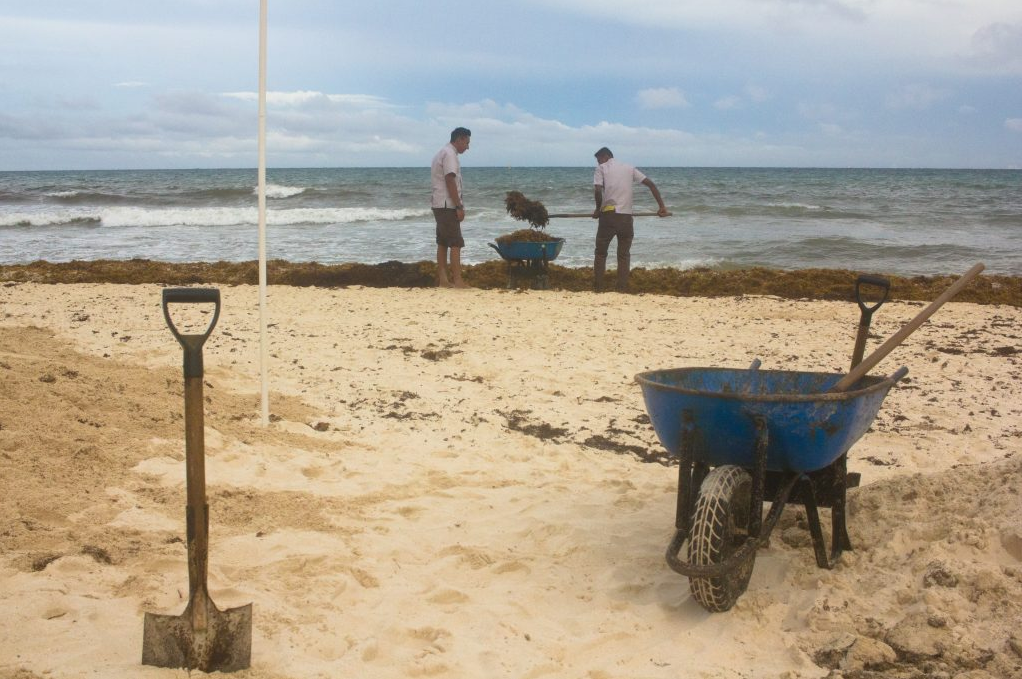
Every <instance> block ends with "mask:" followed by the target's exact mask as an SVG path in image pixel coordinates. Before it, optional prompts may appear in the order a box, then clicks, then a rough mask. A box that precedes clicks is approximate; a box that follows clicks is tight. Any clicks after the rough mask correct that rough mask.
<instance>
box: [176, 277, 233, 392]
mask: <svg viewBox="0 0 1022 679" xmlns="http://www.w3.org/2000/svg"><path fill="white" fill-rule="evenodd" d="M171 304H213V305H215V308H214V309H213V318H212V319H211V320H210V321H209V327H207V328H206V331H205V332H203V333H201V334H198V335H183V334H181V332H180V331H179V330H178V329H177V326H176V325H174V321H173V320H172V319H171V318H170V305H171ZM163 317H164V318H165V319H166V321H167V326H168V327H169V328H170V332H172V333H173V334H174V337H175V338H177V341H178V342H179V343H180V344H181V346H182V348H184V369H185V379H188V378H189V377H202V345H203V344H205V343H206V338H207V337H209V335H210V333H211V332H213V328H214V327H215V326H216V322H217V319H219V318H220V290H219V289H217V288H164V289H163Z"/></svg>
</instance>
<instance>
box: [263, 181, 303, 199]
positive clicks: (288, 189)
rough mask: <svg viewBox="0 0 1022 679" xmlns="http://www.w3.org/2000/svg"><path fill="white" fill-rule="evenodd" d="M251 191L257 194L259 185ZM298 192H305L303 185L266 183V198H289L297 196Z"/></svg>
mask: <svg viewBox="0 0 1022 679" xmlns="http://www.w3.org/2000/svg"><path fill="white" fill-rule="evenodd" d="M252 193H254V194H256V195H258V194H259V187H258V186H257V187H255V188H254V189H252ZM300 193H305V187H304V186H282V185H280V184H267V185H266V197H267V198H290V197H291V196H297V195H298V194H300Z"/></svg>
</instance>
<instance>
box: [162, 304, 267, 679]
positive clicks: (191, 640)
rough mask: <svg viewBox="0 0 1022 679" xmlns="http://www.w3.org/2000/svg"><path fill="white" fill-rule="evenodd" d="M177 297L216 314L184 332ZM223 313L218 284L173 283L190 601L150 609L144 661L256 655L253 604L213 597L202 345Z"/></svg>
mask: <svg viewBox="0 0 1022 679" xmlns="http://www.w3.org/2000/svg"><path fill="white" fill-rule="evenodd" d="M171 303H194V304H203V303H211V304H214V305H215V309H214V312H213V318H212V320H211V321H210V323H209V327H207V328H206V331H205V332H204V333H202V334H199V335H182V334H181V333H180V332H178V329H177V327H176V326H175V325H174V322H173V321H172V320H171V318H170V312H169V310H168V305H169V304H171ZM219 316H220V291H219V290H217V289H215V288H167V289H164V291H163V317H164V318H165V319H166V320H167V325H168V326H169V327H170V331H171V332H172V333H173V334H174V337H176V338H177V341H178V342H180V344H181V346H182V347H183V348H184V378H185V472H186V484H187V488H188V505H187V509H186V512H185V517H186V521H187V533H188V606H187V607H186V608H185V611H184V613H182V614H181V615H159V614H156V613H146V614H145V622H144V626H143V631H142V664H143V665H154V666H156V667H184V668H187V669H189V670H192V669H197V670H201V671H203V672H213V671H221V672H234V671H236V670H243V669H245V668H247V667H248V666H249V664H250V661H251V656H252V604H246V605H244V606H239V607H237V608H230V609H227V610H225V611H221V610H220V609H218V608H217V607H216V604H214V603H213V600H212V599H210V598H209V592H208V590H207V587H206V567H207V564H208V558H209V504H208V503H207V502H206V450H205V442H204V438H203V426H204V425H203V401H202V345H203V344H204V343H205V341H206V338H207V337H209V334H210V333H211V332H213V326H215V325H216V322H217V318H219Z"/></svg>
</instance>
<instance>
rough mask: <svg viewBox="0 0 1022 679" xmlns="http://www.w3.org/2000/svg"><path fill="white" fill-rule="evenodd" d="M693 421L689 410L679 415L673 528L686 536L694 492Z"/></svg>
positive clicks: (693, 502)
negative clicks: (679, 438) (676, 503)
mask: <svg viewBox="0 0 1022 679" xmlns="http://www.w3.org/2000/svg"><path fill="white" fill-rule="evenodd" d="M694 438H695V421H694V418H693V417H692V411H691V410H683V411H682V413H681V443H680V445H679V446H678V505H677V508H676V510H675V513H674V527H675V528H676V529H677V530H678V531H679V532H681V533H682V535H685V536H687V535H688V533H689V531H690V530H691V529H692V507H693V506H694V504H695V491H696V489H695V488H693V487H692V480H693V479H692V446H693V442H694ZM682 539H684V538H682Z"/></svg>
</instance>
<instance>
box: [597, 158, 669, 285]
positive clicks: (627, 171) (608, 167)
mask: <svg viewBox="0 0 1022 679" xmlns="http://www.w3.org/2000/svg"><path fill="white" fill-rule="evenodd" d="M596 162H597V165H596V172H595V174H594V175H593V186H594V193H595V198H596V210H595V211H594V212H593V219H599V220H600V221H599V225H598V226H597V228H596V259H595V261H594V262H593V271H594V272H595V274H596V280H595V281H594V283H593V289H594V290H595V291H596V292H601V291H602V289H603V273H604V271H605V270H606V268H607V252H608V251H609V250H610V241H612V240H614V238H615V237H617V291H618V292H628V272H629V268H630V267H631V250H632V238H633V237H634V236H635V229H634V227H633V225H632V196H633V191H632V188H633V186H632V185H633V184H635V183H639V184H644V185H645V186H648V187H649V190H650V193H652V194H653V198H654V199H656V202H657V205H659V206H660V209H659V210H658V211H657V216H659V217H669V216H670V214H671V213H670V212H668V211H667V207H666V206H665V205H664V199H663V198H661V197H660V190H659V189H657V187H656V184H654V183H653V180H652V179H650V178H649V177H647V176H646V175H644V174H642V173H641V172H639V171H638V170H637V169H635V168H634V167H632V166H631V165H628V164H627V163H620V162H618V161H616V160H614V154H613V153H611V152H610V149H608V148H607V147H606V146H604V147H603V148H601V149H600V150H599V151H597V152H596Z"/></svg>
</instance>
